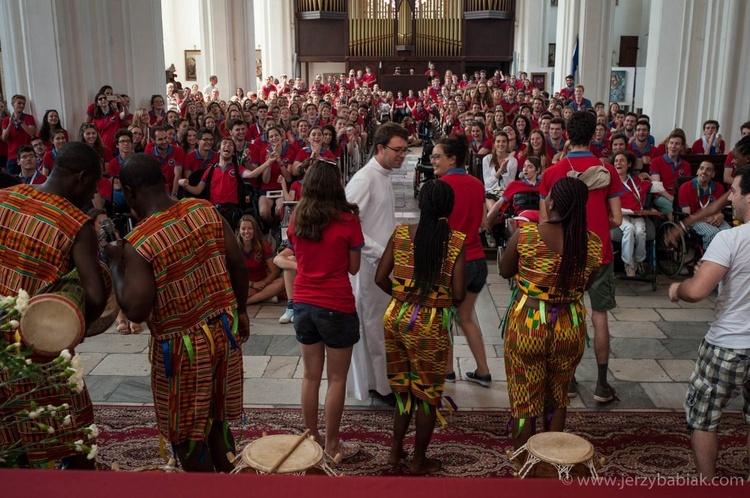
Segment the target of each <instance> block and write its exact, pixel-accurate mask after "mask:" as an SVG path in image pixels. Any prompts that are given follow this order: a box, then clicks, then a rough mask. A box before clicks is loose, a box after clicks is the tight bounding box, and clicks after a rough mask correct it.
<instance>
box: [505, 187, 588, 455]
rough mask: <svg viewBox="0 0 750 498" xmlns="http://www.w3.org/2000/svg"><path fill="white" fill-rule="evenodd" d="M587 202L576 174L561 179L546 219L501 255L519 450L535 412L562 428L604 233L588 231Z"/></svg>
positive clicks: (526, 228) (550, 426)
mask: <svg viewBox="0 0 750 498" xmlns="http://www.w3.org/2000/svg"><path fill="white" fill-rule="evenodd" d="M587 200H588V187H587V186H586V184H585V183H583V182H582V181H581V180H578V179H575V178H571V177H563V178H561V179H560V180H558V181H557V182H556V183H555V184H554V185H553V186H552V189H551V190H550V193H549V195H548V196H547V198H546V199H545V200H544V202H545V203H546V208H547V213H549V219H548V220H547V221H546V222H544V223H541V224H539V225H537V224H536V223H526V224H525V225H523V226H522V227H520V228H519V229H518V230H517V231H516V232H515V233H514V234H513V236H512V237H511V238H510V241H509V242H508V247H507V248H506V250H505V252H504V253H503V256H502V259H501V260H500V265H499V266H500V275H502V276H503V277H505V278H511V277H512V278H513V279H514V281H515V283H516V289H515V290H514V292H513V296H512V297H511V301H510V304H509V306H508V312H507V313H506V316H505V318H504V320H503V321H504V325H505V343H504V347H505V372H506V375H507V377H508V395H509V397H510V407H511V408H510V413H511V417H512V419H511V424H510V426H511V431H512V432H511V439H512V440H513V447H514V448H516V449H517V448H520V447H521V446H523V445H524V444H525V443H526V441H527V440H528V439H529V437H531V435H532V434H533V433H534V429H535V426H536V424H535V422H536V418H537V417H539V416H540V415H543V417H542V421H543V423H544V426H545V430H547V431H557V432H561V431H563V430H564V429H565V416H566V413H567V406H568V403H569V401H568V385H569V384H570V381H571V379H572V378H573V373H574V372H575V369H576V367H577V366H578V363H579V362H580V361H581V357H582V356H583V351H584V349H585V348H586V308H585V307H584V305H583V292H584V290H585V289H586V288H588V287H589V286H590V285H591V282H592V281H593V277H595V276H596V271H595V270H598V268H599V266H600V265H601V261H602V242H601V239H599V237H598V236H597V235H596V234H595V233H593V232H590V231H588V230H587V225H586V202H587Z"/></svg>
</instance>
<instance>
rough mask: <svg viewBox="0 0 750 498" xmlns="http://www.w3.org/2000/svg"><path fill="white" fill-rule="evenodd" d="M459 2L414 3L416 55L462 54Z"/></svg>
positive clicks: (432, 1) (432, 0)
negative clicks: (415, 4)
mask: <svg viewBox="0 0 750 498" xmlns="http://www.w3.org/2000/svg"><path fill="white" fill-rule="evenodd" d="M461 14H462V12H461V4H460V2H446V1H444V0H426V1H423V2H422V1H419V2H417V9H416V12H415V17H416V25H417V29H416V31H417V36H416V54H417V55H418V56H420V57H457V56H460V55H461V39H462V35H461V29H462V21H461Z"/></svg>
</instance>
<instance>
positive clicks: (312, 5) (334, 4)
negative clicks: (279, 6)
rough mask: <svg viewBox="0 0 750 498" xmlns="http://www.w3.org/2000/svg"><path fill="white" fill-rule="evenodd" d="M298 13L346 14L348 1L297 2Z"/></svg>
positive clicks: (302, 0)
mask: <svg viewBox="0 0 750 498" xmlns="http://www.w3.org/2000/svg"><path fill="white" fill-rule="evenodd" d="M295 5H296V9H297V12H316V11H323V12H346V0H297V1H296V3H295Z"/></svg>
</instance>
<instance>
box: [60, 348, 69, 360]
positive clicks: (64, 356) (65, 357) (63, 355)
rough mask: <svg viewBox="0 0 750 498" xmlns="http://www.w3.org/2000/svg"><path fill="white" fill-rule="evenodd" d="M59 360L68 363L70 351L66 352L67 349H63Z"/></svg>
mask: <svg viewBox="0 0 750 498" xmlns="http://www.w3.org/2000/svg"><path fill="white" fill-rule="evenodd" d="M60 358H62V359H64V360H68V361H70V358H71V356H70V351H68V350H67V349H63V350H62V351H60Z"/></svg>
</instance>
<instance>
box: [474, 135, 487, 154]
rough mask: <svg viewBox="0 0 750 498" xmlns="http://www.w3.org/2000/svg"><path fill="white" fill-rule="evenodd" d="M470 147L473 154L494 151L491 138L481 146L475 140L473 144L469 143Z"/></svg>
mask: <svg viewBox="0 0 750 498" xmlns="http://www.w3.org/2000/svg"><path fill="white" fill-rule="evenodd" d="M469 147H470V148H471V152H472V153H473V154H479V151H480V150H482V149H488V150H490V151H491V150H492V139H491V138H486V139H485V140H484V141H483V142H482V143H481V144H479V143H477V142H475V141H474V140H472V141H471V142H469Z"/></svg>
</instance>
